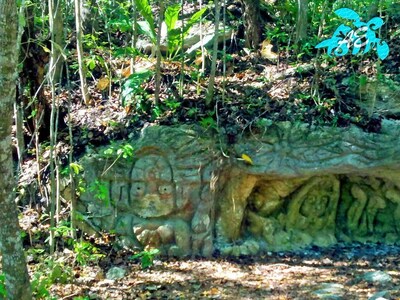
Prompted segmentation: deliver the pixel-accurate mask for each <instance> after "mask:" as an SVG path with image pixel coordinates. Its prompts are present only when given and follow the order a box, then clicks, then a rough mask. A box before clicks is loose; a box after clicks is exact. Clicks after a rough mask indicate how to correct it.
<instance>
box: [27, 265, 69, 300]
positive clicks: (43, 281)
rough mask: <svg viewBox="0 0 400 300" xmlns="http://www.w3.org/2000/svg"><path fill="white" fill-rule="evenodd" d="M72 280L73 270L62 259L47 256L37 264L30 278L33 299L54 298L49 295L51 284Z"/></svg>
mask: <svg viewBox="0 0 400 300" xmlns="http://www.w3.org/2000/svg"><path fill="white" fill-rule="evenodd" d="M72 280H73V272H72V269H71V268H70V267H68V266H67V265H66V264H65V263H64V262H63V261H62V260H54V259H53V258H47V259H45V260H44V261H43V263H41V264H39V267H38V269H37V270H36V272H35V273H34V274H33V277H32V280H31V288H32V294H33V296H34V298H35V299H56V298H54V297H51V295H50V292H49V288H50V287H51V285H52V284H55V283H61V284H66V283H69V282H71V281H72Z"/></svg>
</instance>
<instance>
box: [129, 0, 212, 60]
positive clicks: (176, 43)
mask: <svg viewBox="0 0 400 300" xmlns="http://www.w3.org/2000/svg"><path fill="white" fill-rule="evenodd" d="M135 4H136V7H137V9H138V11H139V12H140V14H141V15H142V16H143V18H144V19H145V21H139V22H138V26H139V28H140V31H141V33H142V34H144V35H146V36H147V37H149V38H150V40H151V42H152V43H153V44H154V45H155V44H156V36H157V34H156V31H155V19H154V16H153V14H152V12H151V6H150V5H149V3H148V1H147V0H135ZM181 9H182V7H181V5H180V4H173V5H170V6H168V7H167V8H166V10H165V13H164V22H165V25H166V27H167V45H168V54H169V56H170V57H173V52H174V51H176V53H178V51H179V49H181V48H182V47H183V45H182V43H183V39H184V38H185V36H186V35H187V33H188V32H189V30H190V28H191V27H192V26H193V25H194V24H196V23H197V22H198V21H199V20H200V19H201V17H202V16H203V14H204V12H205V11H206V9H207V8H203V9H201V10H199V11H197V12H196V13H194V14H193V15H192V16H191V17H190V18H189V20H187V22H186V23H185V26H184V27H183V28H176V23H177V21H178V19H179V13H180V11H181ZM159 30H160V29H159Z"/></svg>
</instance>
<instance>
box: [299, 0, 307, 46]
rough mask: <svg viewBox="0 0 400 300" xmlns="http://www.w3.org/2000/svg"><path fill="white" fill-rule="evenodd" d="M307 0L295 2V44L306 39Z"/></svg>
mask: <svg viewBox="0 0 400 300" xmlns="http://www.w3.org/2000/svg"><path fill="white" fill-rule="evenodd" d="M307 7H308V1H307V0H297V24H296V43H299V42H301V41H302V40H304V39H305V38H306V37H307V24H308V22H307V11H308V9H307Z"/></svg>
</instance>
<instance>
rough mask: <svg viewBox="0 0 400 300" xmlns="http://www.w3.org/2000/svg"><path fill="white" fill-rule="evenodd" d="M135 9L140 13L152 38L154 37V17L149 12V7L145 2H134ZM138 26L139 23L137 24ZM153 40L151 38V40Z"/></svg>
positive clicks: (136, 0) (143, 0) (142, 0)
mask: <svg viewBox="0 0 400 300" xmlns="http://www.w3.org/2000/svg"><path fill="white" fill-rule="evenodd" d="M135 4H136V8H137V10H138V11H139V12H140V14H141V15H142V16H143V18H144V19H145V20H146V23H147V27H148V29H149V30H148V31H150V32H152V36H153V37H154V41H155V37H156V30H155V27H154V24H155V22H154V17H153V13H152V12H151V6H150V4H149V2H148V1H147V0H135ZM138 25H139V22H138ZM152 40H153V38H152Z"/></svg>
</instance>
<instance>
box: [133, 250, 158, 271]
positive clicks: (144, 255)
mask: <svg viewBox="0 0 400 300" xmlns="http://www.w3.org/2000/svg"><path fill="white" fill-rule="evenodd" d="M159 253H160V250H158V249H150V250H143V251H141V252H139V253H137V254H135V255H132V256H131V259H140V265H141V267H142V269H147V268H150V267H151V266H153V264H154V258H155V256H156V255H158V254H159Z"/></svg>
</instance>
